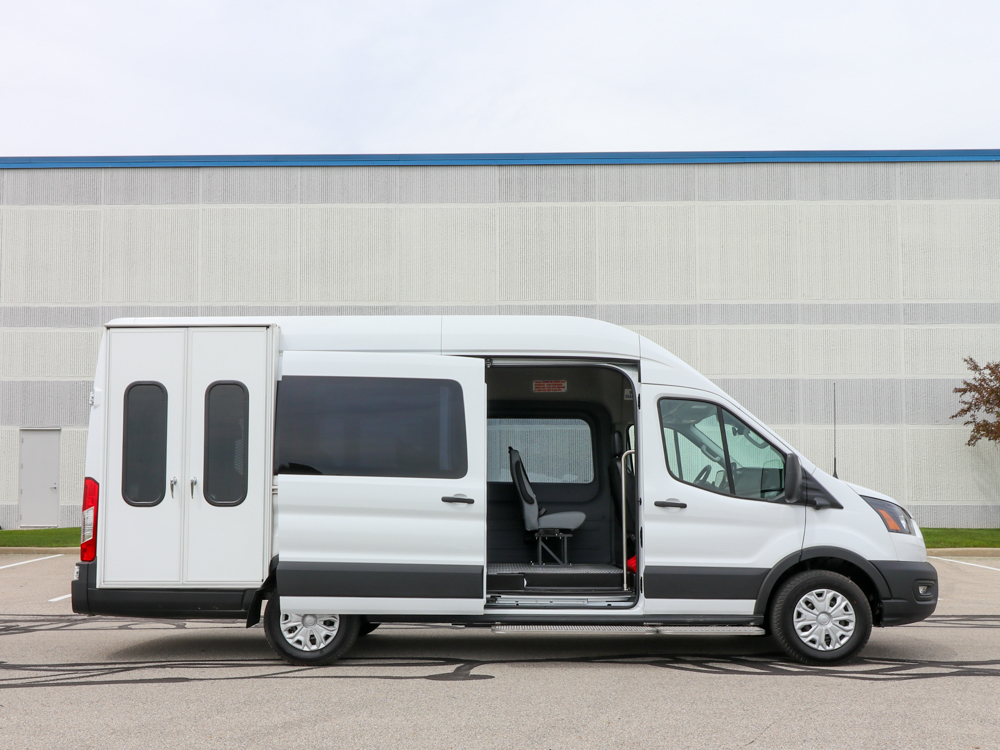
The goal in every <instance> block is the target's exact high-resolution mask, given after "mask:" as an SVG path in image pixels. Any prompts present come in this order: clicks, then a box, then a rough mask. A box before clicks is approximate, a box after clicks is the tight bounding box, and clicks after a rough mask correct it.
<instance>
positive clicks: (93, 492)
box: [80, 477, 99, 562]
mask: <svg viewBox="0 0 1000 750" xmlns="http://www.w3.org/2000/svg"><path fill="white" fill-rule="evenodd" d="M98 489H99V488H98V486H97V482H96V481H95V480H93V479H91V478H90V477H87V478H86V479H84V480H83V525H82V526H81V527H80V559H81V560H82V561H83V562H91V561H92V560H94V558H96V557H97V496H98V494H99V492H98Z"/></svg>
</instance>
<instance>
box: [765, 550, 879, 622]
mask: <svg viewBox="0 0 1000 750" xmlns="http://www.w3.org/2000/svg"><path fill="white" fill-rule="evenodd" d="M803 570H829V571H830V572H832V573H840V574H841V575H844V576H847V577H848V578H850V579H851V580H852V581H854V583H855V584H857V586H858V587H859V588H860V589H861V590H862V591H863V592H864V593H865V596H866V597H867V598H868V601H869V603H870V604H871V608H872V619H873V621H874V624H876V625H880V624H881V619H882V602H883V601H884V600H885V599H889V598H891V594H890V593H889V585H888V584H887V583H886V580H885V578H884V577H883V576H882V574H881V573H880V572H879V571H878V568H876V567H875V566H874V565H872V564H871V563H870V562H869V561H868V560H866V559H865V558H863V557H862V556H861V555H859V554H857V553H856V552H851V551H850V550H847V549H843V548H842V547H808V548H806V549H803V550H801V551H799V552H795V553H793V554H791V555H789V556H788V557H785V558H784V559H782V560H781V561H779V562H778V563H777V564H776V565H775V566H774V567H773V568H771V572H770V573H768V574H767V576H766V577H765V578H764V582H763V583H762V584H761V586H760V591H759V592H758V594H757V602H756V604H755V605H754V615H757V616H760V617H762V618H763V619H764V621H765V622H767V614H768V609H769V608H770V605H771V600H772V599H773V598H774V592H775V590H776V589H777V588H778V586H779V585H780V584H781V583H783V582H784V581H785V580H787V579H788V578H790V577H791V576H793V575H795V574H796V573H800V572H802V571H803Z"/></svg>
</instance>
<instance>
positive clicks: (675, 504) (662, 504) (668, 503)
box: [653, 499, 688, 508]
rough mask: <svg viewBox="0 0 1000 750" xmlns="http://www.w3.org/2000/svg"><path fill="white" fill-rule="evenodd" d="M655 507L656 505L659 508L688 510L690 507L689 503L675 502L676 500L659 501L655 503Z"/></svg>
mask: <svg viewBox="0 0 1000 750" xmlns="http://www.w3.org/2000/svg"><path fill="white" fill-rule="evenodd" d="M653 505H655V506H656V507H657V508H686V507H688V504H687V503H682V502H680V501H679V500H674V499H670V500H657V501H656V502H655V503H653Z"/></svg>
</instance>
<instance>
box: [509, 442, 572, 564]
mask: <svg viewBox="0 0 1000 750" xmlns="http://www.w3.org/2000/svg"><path fill="white" fill-rule="evenodd" d="M507 453H508V456H509V458H510V476H511V479H512V480H513V481H514V487H515V488H516V489H517V495H518V497H519V498H520V499H521V513H522V515H523V516H524V528H525V529H526V530H527V531H528V532H529V533H533V534H534V537H535V542H536V554H537V564H538V565H545V564H546V563H545V560H544V557H543V553H546V552H547V553H548V554H549V556H550V557H552V558H554V559H555V560H556V564H557V565H569V553H568V548H567V540H568V539H569V538H570V537H571V536H573V534H572V533H571V532H573V531H576V529H578V528H580V527H581V526H583V522H584V521H586V520H587V514H586V513H581V512H579V511H564V512H562V513H549V512H547V511H546V509H545V508H542V507H540V506H539V504H538V496H537V495H535V490H534V488H533V487H532V486H531V482H530V481H529V480H528V472H527V471H526V470H525V468H524V462H523V461H522V460H521V454H520V453H518V452H517V451H516V450H514V448H512V447H510V446H508V447H507ZM543 539H558V540H559V542H560V552H561V554H557V553H556V552H555V551H553V550H552V548H550V547H549V545H547V544H546V543H545V542H544V541H542V540H543ZM550 564H551V563H550Z"/></svg>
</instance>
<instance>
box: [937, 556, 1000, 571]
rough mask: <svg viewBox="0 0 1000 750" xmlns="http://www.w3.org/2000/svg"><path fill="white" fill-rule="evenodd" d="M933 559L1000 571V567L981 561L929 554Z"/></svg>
mask: <svg viewBox="0 0 1000 750" xmlns="http://www.w3.org/2000/svg"><path fill="white" fill-rule="evenodd" d="M927 556H928V557H929V558H931V559H932V560H944V561H945V562H953V563H958V564H959V565H971V566H972V567H973V568H986V570H995V571H997V572H998V573H1000V568H991V567H990V566H989V565H980V564H979V563H970V562H964V561H962V560H951V559H949V558H947V557H934V556H933V555H927Z"/></svg>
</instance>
